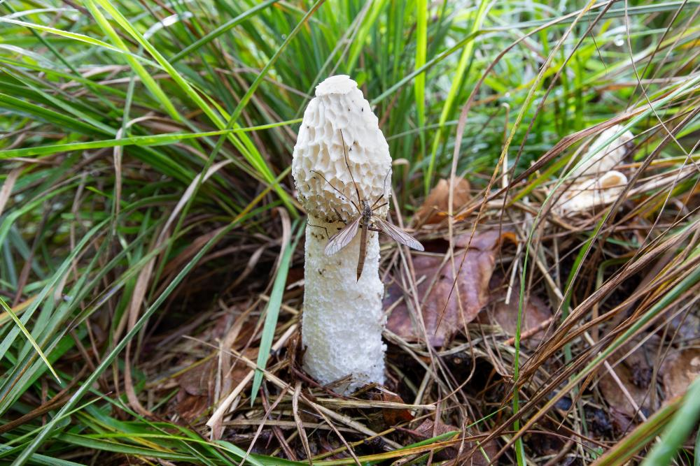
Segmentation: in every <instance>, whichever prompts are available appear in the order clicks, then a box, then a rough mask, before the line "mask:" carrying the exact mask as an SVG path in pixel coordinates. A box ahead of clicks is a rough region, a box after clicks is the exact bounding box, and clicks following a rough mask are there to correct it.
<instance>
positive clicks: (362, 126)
mask: <svg viewBox="0 0 700 466" xmlns="http://www.w3.org/2000/svg"><path fill="white" fill-rule="evenodd" d="M344 146H345V148H346V149H347V152H345V151H344ZM292 175H293V176H294V180H295V183H296V188H297V192H298V197H299V200H300V201H301V203H302V204H303V205H304V208H305V209H306V211H307V212H308V213H309V214H310V215H313V216H314V217H316V218H318V219H320V220H322V221H325V222H327V223H333V222H337V221H338V220H339V219H338V214H340V215H341V217H342V220H343V221H346V222H348V221H350V220H353V219H354V218H356V217H357V215H358V214H359V212H358V211H357V209H356V208H355V205H354V204H356V205H358V206H359V205H360V202H359V201H358V196H357V193H356V191H355V185H354V184H353V178H354V181H355V183H356V185H357V190H358V191H359V194H360V198H361V199H362V200H366V201H369V203H370V204H373V203H374V202H375V201H377V199H379V198H380V197H382V196H383V197H382V200H381V201H379V202H378V203H377V205H379V204H383V203H385V202H388V200H389V196H390V193H391V156H390V155H389V145H388V144H387V142H386V139H385V138H384V134H382V131H381V130H380V129H379V121H378V119H377V117H376V115H374V113H373V112H372V110H371V109H370V106H369V102H367V100H366V99H365V98H364V96H363V95H362V91H360V89H358V87H357V83H356V82H355V81H353V80H352V79H350V77H348V76H345V75H338V76H332V77H330V78H328V79H326V80H325V81H323V82H322V83H320V84H319V85H318V86H317V87H316V97H315V98H314V99H312V100H311V102H309V105H308V107H307V108H306V111H305V112H304V118H303V121H302V123H301V127H300V128H299V135H298V138H297V143H296V145H295V146H294V157H293V160H292ZM387 210H388V206H384V207H382V208H380V209H377V211H375V215H381V216H385V215H386V212H387Z"/></svg>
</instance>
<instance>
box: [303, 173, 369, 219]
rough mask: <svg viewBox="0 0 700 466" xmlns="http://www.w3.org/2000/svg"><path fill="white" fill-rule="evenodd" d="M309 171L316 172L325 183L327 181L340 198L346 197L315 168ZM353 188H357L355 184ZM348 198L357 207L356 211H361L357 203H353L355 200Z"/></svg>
mask: <svg viewBox="0 0 700 466" xmlns="http://www.w3.org/2000/svg"><path fill="white" fill-rule="evenodd" d="M311 173H315V174H317V175H318V176H320V177H321V178H323V181H325V182H326V183H328V186H330V187H331V188H333V189H335V190H336V192H337V193H338V194H340V198H341V199H343V198H345V197H346V196H345V194H343V193H342V191H341V190H340V189H338V188H336V187H335V186H333V185H332V184H331V182H330V181H328V180H327V179H326V177H325V176H323V175H322V174H321V173H319V172H317V171H316V170H311ZM355 189H357V186H356V187H355ZM358 194H359V191H358ZM348 200H349V201H350V202H351V203H352V205H354V206H355V208H356V209H357V211H358V212H362V210H361V209H360V206H359V205H357V204H355V201H353V200H352V199H348Z"/></svg>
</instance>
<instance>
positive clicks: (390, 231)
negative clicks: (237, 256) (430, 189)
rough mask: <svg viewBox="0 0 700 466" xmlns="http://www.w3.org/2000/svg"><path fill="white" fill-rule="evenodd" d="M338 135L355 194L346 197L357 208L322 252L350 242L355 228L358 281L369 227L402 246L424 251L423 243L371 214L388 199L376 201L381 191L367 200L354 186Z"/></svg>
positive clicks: (333, 252)
mask: <svg viewBox="0 0 700 466" xmlns="http://www.w3.org/2000/svg"><path fill="white" fill-rule="evenodd" d="M340 139H341V140H342V141H343V155H344V157H345V166H346V167H347V168H348V173H349V174H350V179H351V180H352V184H353V186H354V187H355V194H357V202H355V201H353V200H352V199H349V201H350V202H351V203H352V205H353V206H354V207H355V210H357V217H355V219H354V220H352V221H351V222H350V223H346V225H345V226H344V227H343V228H342V229H341V230H340V231H339V232H338V233H336V234H335V235H333V236H331V237H330V239H329V240H328V244H327V245H326V248H325V249H324V251H323V252H324V253H325V254H326V255H327V256H332V255H333V254H335V253H337V252H338V251H340V250H341V249H343V248H344V247H345V246H347V245H348V244H350V241H352V240H353V238H355V236H357V232H358V231H359V232H360V257H359V258H358V260H357V281H360V276H361V275H362V269H363V268H364V266H365V258H366V256H367V239H368V234H369V231H377V232H379V231H381V232H384V233H386V234H387V235H388V236H389V237H390V238H391V239H393V240H394V241H396V242H397V243H399V244H403V245H404V246H408V247H409V248H412V249H416V250H418V251H424V250H425V249H424V248H423V245H422V244H420V242H419V241H418V240H417V239H415V238H414V237H413V236H411V235H409V234H408V233H406V232H405V231H403V230H402V229H401V228H399V227H397V226H396V225H392V224H391V223H389V222H387V221H386V220H384V219H383V218H381V217H379V216H377V215H375V212H376V211H377V210H379V209H381V208H382V207H384V206H385V205H387V204H388V202H385V203H383V204H379V203H380V202H381V200H382V199H383V198H384V196H385V194H382V195H381V196H379V197H378V198H377V199H376V200H375V201H374V202H373V203H371V204H370V202H369V201H368V200H366V199H362V197H361V196H360V190H359V188H358V187H357V183H356V182H355V178H354V176H353V174H352V170H351V169H350V164H349V162H348V150H347V147H346V146H345V139H344V138H343V132H342V130H341V132H340ZM314 173H316V174H318V175H319V176H321V178H323V180H324V181H325V182H326V183H328V185H329V186H330V187H331V188H333V189H335V190H336V191H337V192H338V193H339V194H340V195H341V196H342V197H345V195H344V194H343V193H342V192H340V191H339V190H338V188H336V187H335V186H333V185H332V184H331V183H330V182H329V181H328V180H327V179H326V178H325V177H324V176H323V175H321V174H320V173H318V172H316V171H314ZM389 173H391V169H390V170H389V172H387V176H386V177H385V178H384V183H385V184H386V178H387V177H388V176H389ZM378 204H379V205H378ZM336 214H337V215H338V217H339V218H340V220H341V221H343V219H342V217H341V216H340V214H338V212H337V211H336Z"/></svg>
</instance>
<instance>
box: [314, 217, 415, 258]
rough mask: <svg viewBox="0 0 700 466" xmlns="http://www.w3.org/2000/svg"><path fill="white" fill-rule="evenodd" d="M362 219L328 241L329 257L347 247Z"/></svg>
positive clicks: (327, 251) (348, 225)
mask: <svg viewBox="0 0 700 466" xmlns="http://www.w3.org/2000/svg"><path fill="white" fill-rule="evenodd" d="M361 219H362V217H357V218H356V219H355V220H353V221H352V222H350V223H348V224H347V225H345V228H343V229H342V230H340V231H339V232H338V233H336V234H335V235H333V236H331V239H329V240H328V244H326V249H325V250H324V253H325V254H326V255H327V256H332V255H333V254H335V253H336V252H338V251H340V250H341V249H343V248H344V247H345V246H347V245H348V244H349V243H350V241H352V239H353V238H354V237H355V235H356V234H357V229H358V228H359V227H360V220H361ZM419 244H420V243H419Z"/></svg>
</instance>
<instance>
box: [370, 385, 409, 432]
mask: <svg viewBox="0 0 700 466" xmlns="http://www.w3.org/2000/svg"><path fill="white" fill-rule="evenodd" d="M370 398H371V399H372V400H375V401H390V402H392V403H404V401H403V400H402V399H401V397H400V396H399V395H397V394H396V393H393V392H390V391H389V390H386V389H381V391H380V392H373V393H372V396H371V397H370ZM381 411H382V418H383V419H384V426H385V427H394V426H395V425H397V424H401V423H402V422H409V421H412V420H413V415H412V414H411V411H410V410H409V409H393V408H387V409H382V410H381Z"/></svg>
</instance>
